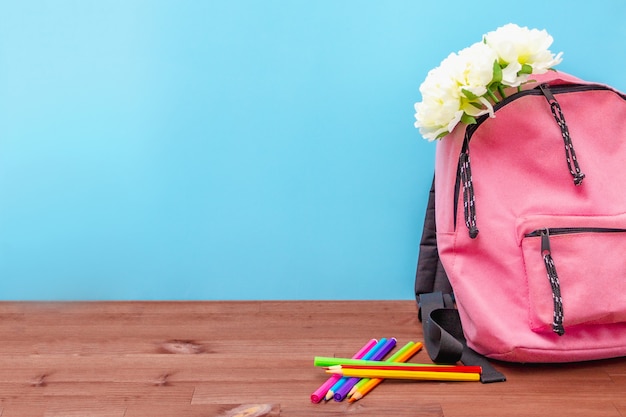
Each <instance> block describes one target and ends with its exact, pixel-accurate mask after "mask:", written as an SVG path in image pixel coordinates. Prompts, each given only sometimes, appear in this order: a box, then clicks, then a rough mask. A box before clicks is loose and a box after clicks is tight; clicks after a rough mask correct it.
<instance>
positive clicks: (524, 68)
mask: <svg viewBox="0 0 626 417" xmlns="http://www.w3.org/2000/svg"><path fill="white" fill-rule="evenodd" d="M532 73H533V67H531V66H530V65H528V64H522V69H521V70H519V71H518V72H517V74H518V75H520V74H532Z"/></svg>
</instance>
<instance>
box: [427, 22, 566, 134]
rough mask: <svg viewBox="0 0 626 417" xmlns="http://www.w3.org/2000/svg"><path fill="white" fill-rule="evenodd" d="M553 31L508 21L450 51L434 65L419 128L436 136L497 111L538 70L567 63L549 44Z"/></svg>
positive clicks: (541, 72) (542, 70) (539, 71)
mask: <svg viewBox="0 0 626 417" xmlns="http://www.w3.org/2000/svg"><path fill="white" fill-rule="evenodd" d="M550 45H552V36H550V35H549V34H548V33H547V32H546V31H545V30H538V29H528V28H527V27H520V26H518V25H515V24H508V25H505V26H502V27H500V28H498V29H497V30H495V31H493V32H489V33H487V34H486V35H484V36H483V40H482V41H481V42H477V43H475V44H474V45H472V46H470V47H468V48H465V49H463V50H461V51H459V52H458V53H452V54H450V55H449V56H448V57H447V58H446V59H444V60H443V61H442V62H441V64H440V65H439V66H438V67H437V68H435V69H433V70H431V71H430V72H429V73H428V75H427V76H426V79H425V80H424V82H423V83H422V85H421V86H420V93H421V95H422V101H421V102H419V103H415V112H416V113H415V119H416V121H415V127H416V128H418V129H419V131H420V133H421V134H422V136H424V138H426V139H428V140H430V141H432V140H435V139H440V138H443V137H444V136H446V135H447V134H448V133H450V132H452V130H453V129H454V127H455V126H456V125H457V124H458V123H459V122H461V123H465V124H473V123H475V122H476V117H478V116H482V115H484V114H489V115H491V116H493V105H494V104H495V103H498V102H499V101H500V100H501V99H503V98H505V97H506V95H507V89H508V88H517V89H519V88H520V86H521V85H522V84H524V83H526V82H528V81H529V80H530V76H531V75H533V74H543V73H545V72H546V71H548V70H550V69H552V67H554V66H555V65H557V64H559V63H560V62H561V55H562V53H559V54H558V55H554V54H553V53H552V52H550V50H549V49H548V48H549V47H550Z"/></svg>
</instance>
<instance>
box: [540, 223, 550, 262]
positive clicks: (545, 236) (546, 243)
mask: <svg viewBox="0 0 626 417" xmlns="http://www.w3.org/2000/svg"><path fill="white" fill-rule="evenodd" d="M551 254H552V251H551V250H550V231H549V230H548V229H542V230H541V256H543V257H545V256H547V255H551Z"/></svg>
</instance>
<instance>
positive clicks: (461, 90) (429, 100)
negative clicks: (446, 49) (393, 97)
mask: <svg viewBox="0 0 626 417" xmlns="http://www.w3.org/2000/svg"><path fill="white" fill-rule="evenodd" d="M496 60H497V56H496V54H495V52H494V51H493V50H492V49H491V48H489V47H488V46H487V45H485V44H484V43H476V44H474V45H472V46H470V47H469V48H465V49H463V50H462V51H460V52H459V53H458V54H455V53H452V54H450V55H449V56H448V57H447V58H446V59H444V60H443V61H442V62H441V64H440V65H439V66H438V67H437V68H435V69H433V70H431V71H430V72H429V73H428V75H427V77H426V80H424V82H423V83H422V85H421V86H420V93H421V94H422V101H421V102H420V103H417V104H416V105H415V111H416V113H415V118H416V122H415V127H417V128H418V129H420V133H421V134H422V136H424V137H425V138H426V139H428V140H435V139H437V138H440V137H442V136H445V135H446V134H448V133H450V132H451V131H452V130H453V129H454V127H455V126H456V125H457V124H458V123H459V122H460V121H461V118H462V117H463V115H464V114H466V115H468V116H472V117H476V116H480V115H482V114H485V113H488V112H489V113H491V112H493V110H492V106H491V103H489V102H488V101H487V100H486V99H485V98H483V97H482V96H484V95H485V94H486V93H487V86H488V85H489V84H490V83H491V81H492V79H493V67H494V63H495V62H496Z"/></svg>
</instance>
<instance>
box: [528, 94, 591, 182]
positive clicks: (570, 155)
mask: <svg viewBox="0 0 626 417" xmlns="http://www.w3.org/2000/svg"><path fill="white" fill-rule="evenodd" d="M539 89H540V90H541V92H542V93H543V95H544V96H545V98H546V100H547V101H548V104H549V105H550V111H552V116H553V117H554V120H555V121H556V124H557V125H558V126H559V129H561V136H562V137H563V144H564V146H565V159H566V161H567V167H568V168H569V172H570V174H572V177H573V178H574V185H580V184H582V182H583V179H584V178H585V174H583V173H582V172H581V170H580V166H579V165H578V159H577V158H576V152H575V151H574V145H573V144H572V138H571V137H570V134H569V129H568V127H567V123H566V122H565V116H563V111H562V110H561V105H560V104H559V102H558V101H557V100H556V98H555V97H554V94H552V91H550V87H549V86H548V84H539Z"/></svg>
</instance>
